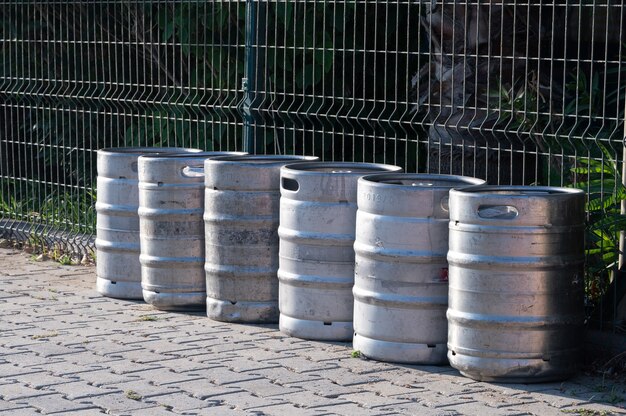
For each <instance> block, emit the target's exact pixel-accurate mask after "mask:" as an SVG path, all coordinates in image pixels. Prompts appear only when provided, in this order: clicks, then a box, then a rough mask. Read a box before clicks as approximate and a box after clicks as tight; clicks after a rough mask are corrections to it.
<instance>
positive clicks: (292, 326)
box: [278, 162, 401, 341]
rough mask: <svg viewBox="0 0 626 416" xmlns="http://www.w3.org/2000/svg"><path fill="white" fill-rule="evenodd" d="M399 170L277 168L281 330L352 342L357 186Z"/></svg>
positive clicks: (347, 165)
mask: <svg viewBox="0 0 626 416" xmlns="http://www.w3.org/2000/svg"><path fill="white" fill-rule="evenodd" d="M400 170H401V168H399V167H397V166H391V165H380V164H373V163H351V162H317V163H299V164H294V165H289V166H285V167H284V168H283V169H281V200H280V228H279V230H278V234H279V236H280V268H279V270H278V278H279V281H280V284H279V303H280V330H281V331H283V332H285V333H286V334H289V335H291V336H295V337H299V338H305V339H316V340H336V341H341V340H350V339H352V313H353V311H352V308H353V301H352V285H353V284H354V248H353V245H354V233H355V222H356V200H357V181H358V179H359V178H360V177H361V176H364V175H368V174H373V173H381V172H398V171H400Z"/></svg>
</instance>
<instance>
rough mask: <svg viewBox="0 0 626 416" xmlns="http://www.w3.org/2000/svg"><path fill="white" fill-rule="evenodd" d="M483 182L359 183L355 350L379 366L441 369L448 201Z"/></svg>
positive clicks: (378, 178)
mask: <svg viewBox="0 0 626 416" xmlns="http://www.w3.org/2000/svg"><path fill="white" fill-rule="evenodd" d="M484 182H485V181H483V180H482V179H476V178H468V177H463V176H453V175H429V174H414V173H394V174H378V175H369V176H364V177H362V178H360V179H359V182H358V199H357V205H358V210H357V214H356V238H355V243H354V251H355V268H354V288H353V295H354V338H353V348H354V349H355V350H358V351H360V352H361V353H362V354H363V355H365V356H366V357H368V358H373V359H376V360H381V361H390V362H400V363H412V364H432V365H437V364H444V363H445V362H446V354H447V352H448V349H447V346H446V342H447V339H448V324H447V321H446V310H447V308H448V262H447V261H446V254H447V253H448V221H449V217H448V194H449V192H450V189H452V188H462V187H467V186H470V185H478V184H483V183H484Z"/></svg>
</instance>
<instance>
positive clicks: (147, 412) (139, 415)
mask: <svg viewBox="0 0 626 416" xmlns="http://www.w3.org/2000/svg"><path fill="white" fill-rule="evenodd" d="M190 414H194V415H195V414H196V413H195V412H192V413H190ZM173 415H175V413H173V412H172V411H171V410H169V408H168V407H166V406H158V405H157V406H154V407H147V408H145V409H136V410H133V413H132V416H173ZM216 416H217V415H216Z"/></svg>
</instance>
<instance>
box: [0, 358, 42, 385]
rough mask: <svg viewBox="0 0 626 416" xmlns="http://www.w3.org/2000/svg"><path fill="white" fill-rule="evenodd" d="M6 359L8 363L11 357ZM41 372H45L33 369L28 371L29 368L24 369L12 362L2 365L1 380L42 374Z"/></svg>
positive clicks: (0, 365) (0, 370)
mask: <svg viewBox="0 0 626 416" xmlns="http://www.w3.org/2000/svg"><path fill="white" fill-rule="evenodd" d="M4 359H6V360H7V361H8V360H9V359H10V357H5V358H4ZM41 372H43V370H38V369H32V368H31V369H28V368H24V367H22V366H21V365H15V364H13V363H10V362H7V363H2V364H0V380H1V379H7V378H11V377H14V376H19V375H24V374H31V373H41Z"/></svg>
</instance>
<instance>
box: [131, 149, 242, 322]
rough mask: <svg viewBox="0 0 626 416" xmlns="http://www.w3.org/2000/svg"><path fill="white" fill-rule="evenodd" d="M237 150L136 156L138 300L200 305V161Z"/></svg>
mask: <svg viewBox="0 0 626 416" xmlns="http://www.w3.org/2000/svg"><path fill="white" fill-rule="evenodd" d="M237 154H239V155H242V154H244V153H237V152H203V153H191V154H178V155H170V154H158V155H147V156H140V157H139V159H138V161H139V210H138V213H139V231H140V243H141V244H140V246H141V255H140V256H139V261H140V263H141V287H142V289H143V299H144V300H145V301H146V302H147V303H149V304H151V305H153V306H154V307H155V308H157V309H162V310H190V309H204V306H205V298H206V288H205V279H204V223H203V220H202V215H203V213H204V161H205V160H206V159H208V158H212V157H217V156H224V155H237Z"/></svg>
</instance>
